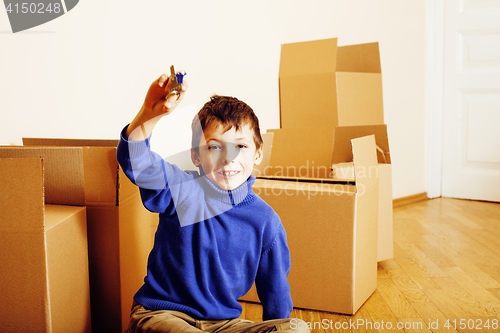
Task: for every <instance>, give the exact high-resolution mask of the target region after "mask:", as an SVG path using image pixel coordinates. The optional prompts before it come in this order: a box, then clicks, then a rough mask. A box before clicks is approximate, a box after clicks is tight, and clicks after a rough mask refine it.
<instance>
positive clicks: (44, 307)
mask: <svg viewBox="0 0 500 333" xmlns="http://www.w3.org/2000/svg"><path fill="white" fill-rule="evenodd" d="M0 157H1V158H0V177H1V179H2V181H1V182H0V238H1V241H0V267H1V271H2V273H1V274H0V293H1V294H2V301H3V303H4V305H5V306H4V307H3V309H2V315H1V316H0V327H2V329H1V330H2V331H6V332H90V331H91V314H90V292H89V265H88V251H87V222H86V211H85V207H83V206H82V205H83V182H81V181H79V179H78V175H80V174H81V173H82V171H83V170H82V169H81V167H79V166H78V161H81V159H82V152H81V150H79V149H47V150H43V151H41V150H22V149H19V148H16V147H1V148H0ZM58 185H63V186H58ZM61 201H62V202H64V204H65V205H61ZM68 205H75V206H68Z"/></svg>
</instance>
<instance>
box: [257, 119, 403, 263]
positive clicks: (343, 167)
mask: <svg viewBox="0 0 500 333" xmlns="http://www.w3.org/2000/svg"><path fill="white" fill-rule="evenodd" d="M269 131H270V132H271V133H273V137H272V141H273V143H272V146H274V147H275V149H273V151H272V153H273V157H272V159H271V160H270V161H269V164H268V165H266V166H262V165H261V166H260V168H259V170H258V171H257V172H256V173H255V175H256V176H258V177H262V176H267V177H268V178H269V177H274V176H278V177H283V176H286V177H292V178H293V177H308V178H315V179H316V178H319V179H321V178H333V179H336V180H340V181H352V180H353V179H354V170H353V168H352V150H351V149H350V140H351V139H354V138H358V137H362V136H366V135H371V134H373V135H375V139H376V145H377V159H378V173H379V181H380V186H379V222H378V224H379V229H378V233H379V237H378V244H379V245H378V258H377V261H383V260H387V259H391V258H393V256H394V255H393V227H392V226H393V216H392V166H391V156H390V151H389V140H388V136H387V125H365V126H337V127H335V128H331V127H329V126H321V127H319V126H318V127H302V128H281V129H276V130H269ZM269 139H271V138H270V137H269V138H268V137H266V138H264V140H265V142H266V141H268V140H269ZM287 147H293V148H294V149H293V151H291V150H290V149H289V148H287ZM346 161H348V162H346ZM342 162H343V163H342ZM332 163H333V164H332ZM262 164H263V163H262Z"/></svg>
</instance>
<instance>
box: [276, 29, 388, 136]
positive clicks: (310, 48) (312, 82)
mask: <svg viewBox="0 0 500 333" xmlns="http://www.w3.org/2000/svg"><path fill="white" fill-rule="evenodd" d="M279 82H280V110H281V112H280V114H281V128H290V127H311V126H324V125H328V126H331V127H334V126H351V125H372V124H383V123H384V115H383V100H382V74H381V67H380V55H379V50H378V43H368V44H359V45H349V46H342V47H337V38H332V39H323V40H315V41H308V42H300V43H290V44H284V45H282V49H281V60H280V71H279Z"/></svg>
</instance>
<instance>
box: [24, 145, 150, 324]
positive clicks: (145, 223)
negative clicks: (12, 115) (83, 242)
mask: <svg viewBox="0 0 500 333" xmlns="http://www.w3.org/2000/svg"><path fill="white" fill-rule="evenodd" d="M23 144H24V145H25V146H40V147H38V149H48V148H42V147H50V146H53V147H55V146H57V147H80V148H79V149H81V151H82V155H83V164H82V165H80V167H82V168H83V176H82V177H81V180H82V181H83V183H84V187H85V193H84V200H85V205H86V206H87V223H88V246H89V264H90V291H91V309H92V331H93V332H94V333H95V332H106V333H108V332H124V331H125V330H126V329H127V327H128V321H129V317H130V310H131V306H132V301H133V295H134V294H135V293H136V292H137V290H138V289H139V288H140V287H141V285H142V284H143V282H144V277H145V276H146V268H147V258H148V255H149V252H150V251H151V249H152V247H153V239H152V237H151V234H152V233H153V230H156V225H157V219H153V218H152V215H153V214H152V213H150V212H149V211H147V210H146V209H145V208H144V206H143V205H142V201H141V199H140V194H139V190H138V188H137V187H136V186H135V185H133V184H132V183H131V182H130V181H129V180H128V178H127V177H126V176H125V175H124V174H123V172H122V171H121V169H120V168H119V166H118V163H117V161H116V146H117V144H118V141H117V140H76V139H72V140H70V139H35V138H24V139H23ZM25 149H28V148H25ZM30 149H31V148H30ZM153 221H156V225H155V224H154V223H155V222H153Z"/></svg>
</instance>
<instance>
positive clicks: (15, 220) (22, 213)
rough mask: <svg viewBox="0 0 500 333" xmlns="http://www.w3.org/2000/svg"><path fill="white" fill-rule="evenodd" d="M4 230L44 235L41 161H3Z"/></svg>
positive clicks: (0, 207)
mask: <svg viewBox="0 0 500 333" xmlns="http://www.w3.org/2000/svg"><path fill="white" fill-rule="evenodd" d="M0 179H2V181H1V182H0V217H1V218H0V231H5V230H12V231H13V230H16V231H18V232H19V231H21V232H33V231H40V232H43V211H44V195H43V162H42V159H41V158H0Z"/></svg>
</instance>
